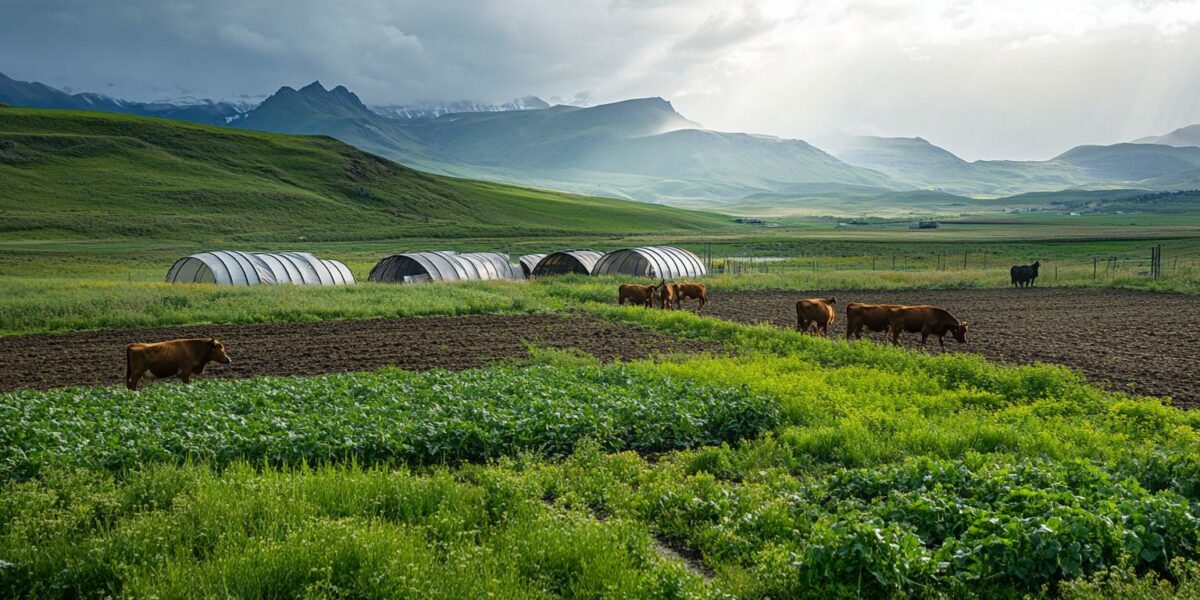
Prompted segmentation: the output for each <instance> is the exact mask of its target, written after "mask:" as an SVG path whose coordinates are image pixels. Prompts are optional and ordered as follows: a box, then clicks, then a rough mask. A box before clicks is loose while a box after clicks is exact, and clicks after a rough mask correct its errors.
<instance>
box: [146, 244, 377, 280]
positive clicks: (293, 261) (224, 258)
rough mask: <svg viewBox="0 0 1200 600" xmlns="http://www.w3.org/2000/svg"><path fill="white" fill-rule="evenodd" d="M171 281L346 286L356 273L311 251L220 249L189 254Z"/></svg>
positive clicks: (169, 276)
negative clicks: (237, 250) (241, 250)
mask: <svg viewBox="0 0 1200 600" xmlns="http://www.w3.org/2000/svg"><path fill="white" fill-rule="evenodd" d="M166 281H167V283H213V284H217V285H274V284H280V283H295V284H307V285H345V284H351V283H354V275H352V274H351V273H350V269H347V268H346V265H344V264H342V263H341V262H339V261H336V260H324V259H320V258H317V257H316V256H313V255H312V254H309V253H307V252H274V253H272V252H236V251H229V250H218V251H214V252H201V253H198V254H192V255H190V256H185V257H183V258H181V259H179V260H177V261H175V264H173V265H171V268H170V270H168V271H167V277H166Z"/></svg>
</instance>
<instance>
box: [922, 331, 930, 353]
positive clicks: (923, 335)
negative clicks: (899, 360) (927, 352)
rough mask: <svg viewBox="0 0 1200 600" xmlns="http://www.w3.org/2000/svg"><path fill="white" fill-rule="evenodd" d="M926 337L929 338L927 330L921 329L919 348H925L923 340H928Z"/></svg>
mask: <svg viewBox="0 0 1200 600" xmlns="http://www.w3.org/2000/svg"><path fill="white" fill-rule="evenodd" d="M928 339H929V332H928V331H922V332H921V349H922V350H924V349H925V340H928Z"/></svg>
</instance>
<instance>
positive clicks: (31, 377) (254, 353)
mask: <svg viewBox="0 0 1200 600" xmlns="http://www.w3.org/2000/svg"><path fill="white" fill-rule="evenodd" d="M201 335H214V336H217V337H219V338H221V340H222V341H223V342H224V344H225V347H226V350H227V351H228V352H229V355H230V357H231V358H232V359H233V363H232V364H229V365H221V364H210V365H209V367H208V368H207V369H206V370H205V372H204V374H203V375H201V376H200V377H201V378H205V377H219V378H236V377H252V376H256V375H316V374H320V373H332V372H341V371H367V370H372V369H377V368H379V367H382V366H385V365H392V366H396V367H400V368H402V369H409V370H426V369H438V368H440V369H467V368H472V367H478V366H481V365H483V364H485V363H488V362H491V361H496V360H501V359H506V358H514V357H525V356H528V355H529V352H528V348H527V345H526V344H527V343H529V344H533V345H536V346H539V347H544V348H558V349H578V350H582V351H584V352H587V353H589V354H592V355H594V356H596V357H598V358H599V359H601V360H604V361H610V360H614V359H636V358H643V357H646V356H649V355H650V354H653V353H655V352H660V351H662V350H663V349H668V348H669V349H670V351H672V352H704V351H719V350H720V345H719V344H715V343H709V342H701V341H695V340H681V339H676V338H672V337H669V336H666V335H663V334H659V333H653V332H650V331H647V330H645V329H642V328H639V327H635V326H630V325H620V324H616V323H610V322H607V321H603V320H600V319H595V318H591V317H584V316H553V315H533V316H471V317H420V318H403V319H371V320H361V321H328V322H321V323H266V324H253V325H211V326H195V327H171V328H155V329H114V330H107V331H94V332H83V333H69V334H39V335H20V336H7V337H0V391H10V390H15V389H21V388H40V389H45V388H51V387H62V386H68V385H107V384H113V385H122V384H123V383H124V375H125V346H127V345H128V344H130V343H132V342H150V341H162V340H169V339H174V338H181V337H196V336H201ZM146 381H147V380H143V381H142V385H146Z"/></svg>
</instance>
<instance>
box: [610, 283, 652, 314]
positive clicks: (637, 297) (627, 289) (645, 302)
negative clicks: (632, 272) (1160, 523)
mask: <svg viewBox="0 0 1200 600" xmlns="http://www.w3.org/2000/svg"><path fill="white" fill-rule="evenodd" d="M657 290H658V286H654V285H638V284H636V283H625V284H622V285H621V287H619V288H617V304H621V305H624V304H625V301H626V300H628V301H629V304H631V305H633V306H644V307H646V308H651V307H653V306H654V292H655V291H657Z"/></svg>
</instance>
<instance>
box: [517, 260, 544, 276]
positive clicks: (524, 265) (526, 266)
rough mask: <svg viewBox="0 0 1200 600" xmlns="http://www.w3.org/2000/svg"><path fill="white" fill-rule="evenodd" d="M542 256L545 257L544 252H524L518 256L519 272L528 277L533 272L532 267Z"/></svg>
mask: <svg viewBox="0 0 1200 600" xmlns="http://www.w3.org/2000/svg"><path fill="white" fill-rule="evenodd" d="M543 258H546V255H545V254H526V255H525V256H522V257H521V258H520V261H519V262H520V263H521V274H522V275H524V276H525V279H529V276H530V275H532V274H533V268H534V267H536V266H537V264H538V262H540V261H541V260H542V259H543Z"/></svg>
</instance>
